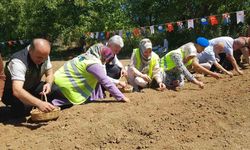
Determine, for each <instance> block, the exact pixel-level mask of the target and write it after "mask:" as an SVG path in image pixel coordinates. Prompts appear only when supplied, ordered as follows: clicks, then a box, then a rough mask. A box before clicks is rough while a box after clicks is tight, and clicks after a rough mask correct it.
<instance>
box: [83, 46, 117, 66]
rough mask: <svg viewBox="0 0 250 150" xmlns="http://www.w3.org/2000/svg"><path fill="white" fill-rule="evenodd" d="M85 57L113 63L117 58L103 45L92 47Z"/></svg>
mask: <svg viewBox="0 0 250 150" xmlns="http://www.w3.org/2000/svg"><path fill="white" fill-rule="evenodd" d="M83 55H85V56H86V57H88V58H92V59H98V60H104V61H105V62H110V61H112V60H113V58H114V56H115V55H114V53H113V51H112V50H111V49H110V48H109V47H107V46H104V45H103V44H95V45H93V46H91V47H90V48H89V49H88V51H87V52H86V53H84V54H83Z"/></svg>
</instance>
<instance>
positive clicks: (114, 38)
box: [108, 35, 124, 48]
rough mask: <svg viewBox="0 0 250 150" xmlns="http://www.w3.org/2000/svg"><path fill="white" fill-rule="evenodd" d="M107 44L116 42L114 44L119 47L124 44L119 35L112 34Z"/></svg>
mask: <svg viewBox="0 0 250 150" xmlns="http://www.w3.org/2000/svg"><path fill="white" fill-rule="evenodd" d="M108 44H116V45H119V46H120V47H121V48H123V46H124V43H123V39H122V37H120V36H119V35H114V36H112V37H111V38H110V39H109V41H108Z"/></svg>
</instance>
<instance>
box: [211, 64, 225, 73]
mask: <svg viewBox="0 0 250 150" xmlns="http://www.w3.org/2000/svg"><path fill="white" fill-rule="evenodd" d="M214 65H215V67H216V68H218V69H219V70H220V71H223V72H224V73H226V74H228V71H227V70H226V69H225V68H223V67H222V66H221V65H220V64H219V63H217V62H216V63H214Z"/></svg>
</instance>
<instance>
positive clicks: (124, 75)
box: [121, 68, 127, 77]
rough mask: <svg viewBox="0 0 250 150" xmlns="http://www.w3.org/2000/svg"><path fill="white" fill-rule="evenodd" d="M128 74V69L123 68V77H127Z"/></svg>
mask: <svg viewBox="0 0 250 150" xmlns="http://www.w3.org/2000/svg"><path fill="white" fill-rule="evenodd" d="M126 76H127V71H126V70H125V69H124V68H122V70H121V77H126Z"/></svg>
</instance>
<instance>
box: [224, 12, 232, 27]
mask: <svg viewBox="0 0 250 150" xmlns="http://www.w3.org/2000/svg"><path fill="white" fill-rule="evenodd" d="M222 23H223V24H224V25H227V24H230V23H231V20H230V14H229V13H224V14H222Z"/></svg>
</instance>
